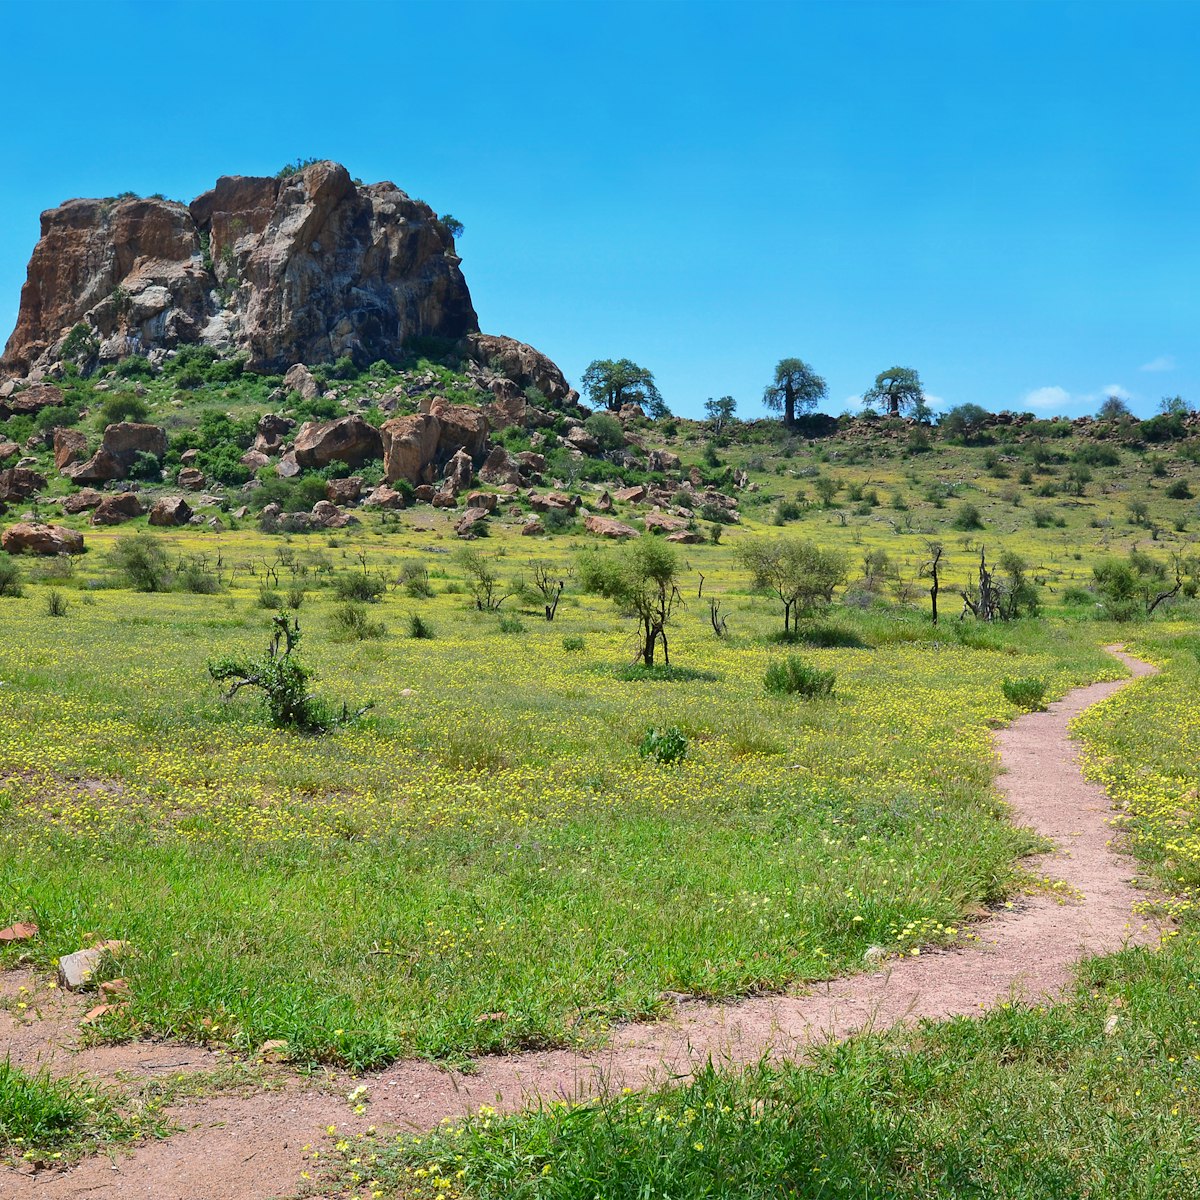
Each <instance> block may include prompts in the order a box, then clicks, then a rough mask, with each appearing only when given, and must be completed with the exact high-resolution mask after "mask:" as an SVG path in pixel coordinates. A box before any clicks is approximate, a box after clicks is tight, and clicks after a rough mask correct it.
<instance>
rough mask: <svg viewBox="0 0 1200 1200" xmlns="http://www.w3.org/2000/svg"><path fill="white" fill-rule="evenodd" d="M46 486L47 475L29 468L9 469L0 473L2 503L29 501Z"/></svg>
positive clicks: (0, 500)
mask: <svg viewBox="0 0 1200 1200" xmlns="http://www.w3.org/2000/svg"><path fill="white" fill-rule="evenodd" d="M45 486H46V477H45V475H41V474H39V473H38V472H37V471H34V470H31V469H30V468H29V467H21V466H17V467H9V468H8V469H7V470H5V471H0V503H3V502H5V501H12V500H27V499H29V497H30V496H32V495H33V493H34V492H36V491H39V490H40V489H41V488H44V487H45Z"/></svg>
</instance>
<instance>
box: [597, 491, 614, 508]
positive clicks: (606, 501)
mask: <svg viewBox="0 0 1200 1200" xmlns="http://www.w3.org/2000/svg"><path fill="white" fill-rule="evenodd" d="M596 508H597V510H598V511H600V512H602V513H610V512H612V510H613V502H612V497H611V496H610V495H609V494H608V492H606V491H605V492H601V493H600V499H599V500H597V501H596Z"/></svg>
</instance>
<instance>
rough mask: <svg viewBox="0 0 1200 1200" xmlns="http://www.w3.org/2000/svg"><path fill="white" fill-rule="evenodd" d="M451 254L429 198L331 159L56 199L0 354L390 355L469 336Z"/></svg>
mask: <svg viewBox="0 0 1200 1200" xmlns="http://www.w3.org/2000/svg"><path fill="white" fill-rule="evenodd" d="M459 261H460V260H459V258H458V255H457V254H456V253H455V246H454V238H453V236H452V234H451V232H450V230H449V229H448V228H447V227H446V225H445V224H444V223H443V222H442V221H441V220H440V219H439V218H438V216H437V215H436V214H435V213H434V211H433V209H431V208H430V207H429V206H428V205H427V204H424V203H422V202H421V201H419V200H413V199H410V198H409V196H407V195H406V194H405V193H404V192H402V191H401V190H400V189H399V188H398V187H396V185H395V184H393V183H374V184H368V185H362V184H359V183H356V182H355V181H353V180H352V179H351V178H350V175H349V173H348V172H347V171H346V169H345V167H342V166H340V165H339V164H337V163H333V162H318V163H313V164H311V165H309V166H307V167H305V168H303V169H302V170H299V171H297V172H296V173H294V174H291V175H285V176H283V177H265V178H254V177H244V176H236V175H234V176H225V177H222V178H221V179H219V180H218V181H217V184H216V186H215V187H214V188H212V190H211V191H207V192H205V193H204V194H203V195H202V196H199V197H197V198H196V199H195V200H193V201H192V202H191V204H181V203H178V202H176V201H172V200H164V199H161V198H156V197H151V198H148V199H142V198H139V197H133V196H129V197H117V198H110V199H105V200H69V201H67V202H66V203H65V204H62V205H60V206H59V207H58V208H52V209H50V210H48V211H47V212H44V213H43V214H42V224H41V238H40V240H39V241H38V244H37V246H36V248H35V249H34V252H33V257H32V258H31V259H30V263H29V274H28V279H27V281H26V283H25V286H24V287H23V288H22V291H21V307H20V313H19V315H18V318H17V327H16V329H15V330H14V331H13V334H12V336H11V337H10V338H9V340H8V344H7V346H6V347H5V350H4V356H3V359H2V360H0V367H2V368H3V369H4V371H5V372H6V373H7V374H9V375H11V376H14V377H21V376H30V377H31V378H33V379H35V380H36V379H37V378H39V377H40V374H41V372H43V371H45V370H47V369H49V368H51V367H52V365H53V364H54V363H56V362H58V361H60V360H62V359H64V358H76V359H78V358H79V357H81V356H84V357H91V358H92V359H93V360H99V361H100V362H101V363H103V362H105V361H110V362H111V361H116V360H119V359H122V358H124V357H126V356H128V355H130V354H141V355H147V356H149V357H150V358H151V361H152V362H154V360H155V359H156V358H159V357H161V355H163V354H165V353H166V352H167V351H169V350H170V349H172V348H174V347H177V346H180V345H187V344H199V345H203V346H208V347H211V348H213V349H214V350H216V351H218V352H219V353H221V354H222V355H227V354H228V355H232V354H240V355H243V356H245V359H246V365H247V367H248V368H249V369H250V370H253V371H265V372H273V371H283V370H286V368H287V367H289V366H290V365H292V364H293V363H298V362H303V363H309V364H312V363H321V362H332V361H334V360H336V359H338V358H340V357H342V356H346V355H348V356H350V357H351V358H352V359H353V360H354V361H355V362H356V363H358V364H359V365H366V364H368V363H370V362H374V361H376V360H378V359H386V360H388V361H394V360H396V359H398V358H400V357H401V356H402V355H403V354H404V353H405V351H406V348H407V347H408V346H409V345H410V344H411V342H412V341H413V340H414V339H418V338H439V339H447V340H455V341H456V340H458V339H461V338H463V337H465V336H467V335H470V334H476V333H478V331H479V323H478V320H477V318H476V315H475V309H474V307H473V306H472V303H471V295H470V292H469V291H468V289H467V284H466V280H465V279H464V278H463V274H462V271H461V270H460V269H459Z"/></svg>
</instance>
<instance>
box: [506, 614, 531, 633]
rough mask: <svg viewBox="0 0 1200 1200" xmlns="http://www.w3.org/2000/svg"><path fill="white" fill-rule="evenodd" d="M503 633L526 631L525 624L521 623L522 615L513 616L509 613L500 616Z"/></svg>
mask: <svg viewBox="0 0 1200 1200" xmlns="http://www.w3.org/2000/svg"><path fill="white" fill-rule="evenodd" d="M500 632H501V633H524V632H525V626H524V625H522V624H521V619H520V617H512V616H509V615H507V614H505V615H504V616H502V617H501V618H500Z"/></svg>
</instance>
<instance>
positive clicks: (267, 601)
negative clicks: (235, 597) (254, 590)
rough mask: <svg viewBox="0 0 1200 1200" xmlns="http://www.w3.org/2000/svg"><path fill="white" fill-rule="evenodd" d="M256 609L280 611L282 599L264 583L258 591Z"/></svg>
mask: <svg viewBox="0 0 1200 1200" xmlns="http://www.w3.org/2000/svg"><path fill="white" fill-rule="evenodd" d="M258 607H259V608H265V609H270V610H273V609H280V608H282V607H283V597H282V596H281V595H280V594H279V593H278V592H277V591H276V590H275V589H274V588H273V587H268V586H267V585H266V584H265V583H264V584H262V586H261V587H259V589H258Z"/></svg>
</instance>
